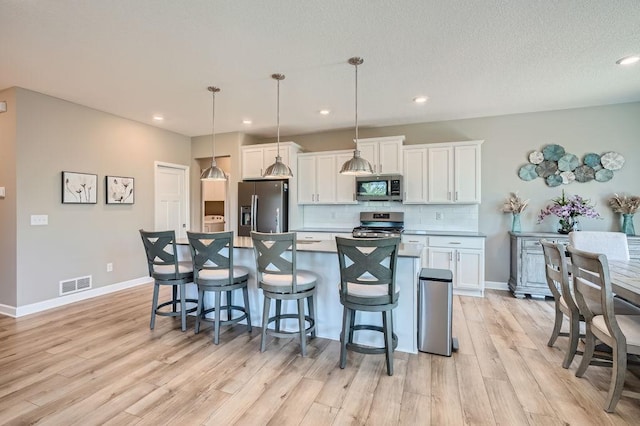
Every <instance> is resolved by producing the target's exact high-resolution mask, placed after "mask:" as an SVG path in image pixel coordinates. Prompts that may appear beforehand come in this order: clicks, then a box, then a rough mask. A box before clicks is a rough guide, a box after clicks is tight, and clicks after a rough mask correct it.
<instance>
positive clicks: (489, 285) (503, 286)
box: [484, 281, 509, 291]
mask: <svg viewBox="0 0 640 426" xmlns="http://www.w3.org/2000/svg"><path fill="white" fill-rule="evenodd" d="M484 288H485V289H490V290H503V291H509V284H508V283H503V282H500V281H485V282H484Z"/></svg>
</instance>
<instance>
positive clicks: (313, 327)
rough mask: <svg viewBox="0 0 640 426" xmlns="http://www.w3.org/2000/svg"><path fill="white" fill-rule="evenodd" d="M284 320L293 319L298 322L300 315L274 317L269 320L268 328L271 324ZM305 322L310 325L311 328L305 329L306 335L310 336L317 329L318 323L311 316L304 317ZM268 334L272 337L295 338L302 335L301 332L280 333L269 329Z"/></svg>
mask: <svg viewBox="0 0 640 426" xmlns="http://www.w3.org/2000/svg"><path fill="white" fill-rule="evenodd" d="M283 319H293V320H298V314H282V315H280V316H273V317H270V318H269V321H268V322H267V326H268V325H269V324H271V323H272V322H276V321H277V320H280V321H282V320H283ZM304 320H305V322H308V323H309V327H307V328H305V329H304V334H308V333H311V332H312V331H314V330H315V329H316V322H315V320H314V319H313V318H311V317H310V316H309V315H305V316H304ZM266 332H267V334H268V335H270V336H275V337H293V336H297V335H299V334H300V330H296V331H282V330H280V331H278V330H273V329H270V328H267V330H266Z"/></svg>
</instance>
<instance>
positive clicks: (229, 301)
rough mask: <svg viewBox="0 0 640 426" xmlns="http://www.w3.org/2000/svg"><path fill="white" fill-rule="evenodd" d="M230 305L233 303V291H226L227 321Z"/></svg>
mask: <svg viewBox="0 0 640 426" xmlns="http://www.w3.org/2000/svg"><path fill="white" fill-rule="evenodd" d="M231 305H233V291H228V292H227V321H230V320H231Z"/></svg>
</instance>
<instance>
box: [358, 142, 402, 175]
mask: <svg viewBox="0 0 640 426" xmlns="http://www.w3.org/2000/svg"><path fill="white" fill-rule="evenodd" d="M403 142H404V136H391V137H385V138H368V139H359V140H358V150H359V151H360V156H361V157H362V158H364V159H366V160H367V161H369V163H371V167H372V168H373V172H374V173H375V174H378V175H379V174H385V175H387V174H402V143H403Z"/></svg>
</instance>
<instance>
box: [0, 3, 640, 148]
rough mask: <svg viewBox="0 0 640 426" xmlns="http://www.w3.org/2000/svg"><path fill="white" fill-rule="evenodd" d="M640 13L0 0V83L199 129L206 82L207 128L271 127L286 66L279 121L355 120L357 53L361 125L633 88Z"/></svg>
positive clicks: (300, 129)
mask: <svg viewBox="0 0 640 426" xmlns="http://www.w3.org/2000/svg"><path fill="white" fill-rule="evenodd" d="M639 23H640V1H638V0H611V1H602V0H564V1H557V0H547V1H545V0H526V1H523V0H511V1H504V0H483V1H478V0H466V1H462V0H460V1H458V0H451V1H442V0H370V1H364V0H359V1H353V0H323V1H300V0H272V1H256V0H235V1H228V0H216V1H213V0H190V1H172V0H162V1H161V0H113V1H98V0H92V1H86V0H76V1H71V0H67V1H52V0H51V1H45V0H39V1H36V0H30V1H27V0H0V89H5V88H8V87H12V86H19V87H24V88H27V89H30V90H35V91H37V92H41V93H45V94H47V95H51V96H55V97H58V98H62V99H66V100H69V101H71V102H76V103H78V104H82V105H86V106H89V107H92V108H95V109H98V110H101V111H106V112H109V113H112V114H115V115H118V116H122V117H126V118H129V119H133V120H137V121H140V122H144V123H149V124H152V125H157V126H158V127H162V128H166V129H169V130H172V131H175V132H178V133H181V134H185V135H189V136H195V135H202V134H210V133H211V94H210V92H208V91H207V86H209V85H215V86H219V87H220V88H221V89H222V92H221V93H220V94H219V95H218V96H217V97H216V133H223V132H231V131H242V132H246V133H250V134H254V135H259V136H273V135H274V134H275V123H276V82H275V81H274V80H272V79H271V78H270V75H271V74H272V73H274V72H280V73H284V74H285V75H286V79H285V80H284V81H283V82H282V83H281V134H282V135H284V136H286V135H287V134H299V133H307V132H314V131H320V130H328V129H338V128H345V127H350V126H353V121H354V69H353V67H352V66H350V65H348V64H347V59H348V58H349V57H351V56H362V57H363V58H364V60H365V61H364V64H363V65H362V66H361V67H359V89H360V90H359V92H360V96H359V120H360V124H361V125H362V126H382V125H392V124H405V123H413V122H427V121H436V120H438V121H439V120H447V119H457V118H468V117H480V116H490V115H501V114H512V113H521V112H531V111H544V110H554V109H563V108H572V107H581V106H590V105H603V104H612V103H621V102H631V101H639V100H640V65H636V66H631V67H620V66H618V65H616V64H615V61H616V60H617V59H619V58H621V57H623V56H626V55H629V54H640V25H639ZM416 95H427V96H429V101H428V102H427V103H426V104H423V105H416V104H414V103H413V102H412V98H413V97H415V96H416ZM322 108H328V109H330V110H331V111H332V112H331V114H329V115H327V116H321V115H320V114H318V111H319V110H320V109H322ZM153 114H162V115H163V116H164V117H165V118H166V119H165V121H164V122H163V123H161V124H155V123H154V122H153V120H152V119H151V117H152V115H153ZM244 118H250V119H252V120H253V124H252V125H250V126H247V125H243V124H242V119H244Z"/></svg>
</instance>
